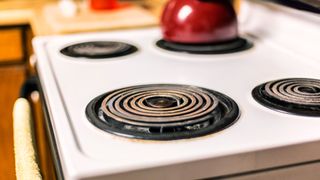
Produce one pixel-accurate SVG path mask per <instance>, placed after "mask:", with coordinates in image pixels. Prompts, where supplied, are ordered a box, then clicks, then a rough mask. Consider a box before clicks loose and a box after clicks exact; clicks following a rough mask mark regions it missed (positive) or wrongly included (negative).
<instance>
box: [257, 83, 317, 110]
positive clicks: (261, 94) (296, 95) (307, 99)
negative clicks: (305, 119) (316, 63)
mask: <svg viewBox="0 0 320 180" xmlns="http://www.w3.org/2000/svg"><path fill="white" fill-rule="evenodd" d="M252 95H253V97H254V99H255V100H256V101H258V102H259V103H260V104H262V105H264V106H266V107H268V108H271V109H274V110H278V111H283V112H287V113H292V114H296V115H305V116H320V80H318V79H307V78H291V79H280V80H276V81H270V82H267V83H264V84H262V85H259V86H257V87H256V88H255V89H254V90H253V91H252Z"/></svg>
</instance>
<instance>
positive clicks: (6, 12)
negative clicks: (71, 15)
mask: <svg viewBox="0 0 320 180" xmlns="http://www.w3.org/2000/svg"><path fill="white" fill-rule="evenodd" d="M52 2H54V1H50V0H48V1H39V0H33V1H18V0H13V1H3V2H0V26H12V25H23V24H30V26H31V28H32V31H33V33H34V35H35V36H40V35H51V34H61V33H64V32H65V31H63V30H61V31H59V30H57V29H55V28H53V27H52V26H50V24H48V19H47V18H46V17H45V15H44V9H45V8H46V7H47V6H48V4H50V3H51V4H52ZM138 8H139V7H138ZM135 10H136V11H135V12H134V13H136V12H137V11H139V13H142V14H145V15H146V16H150V17H151V18H150V17H148V18H147V19H146V21H145V22H141V23H138V24H137V25H136V26H144V24H143V23H145V25H146V26H151V25H156V24H157V18H156V17H155V16H154V17H152V16H153V15H152V14H151V13H150V14H149V12H148V11H145V10H144V9H142V8H140V9H138V10H137V9H135ZM151 12H152V11H151ZM56 14H57V13H56ZM137 15H138V14H137ZM119 16H121V15H119ZM140 16H141V14H140ZM152 18H154V19H152ZM109 19H112V18H109ZM76 20H78V19H76ZM99 21H100V19H99ZM66 22H68V21H66ZM69 22H70V21H69ZM127 22H128V21H126V22H123V23H127ZM126 26H127V25H126V24H124V25H123V24H119V25H117V24H115V25H113V26H112V27H111V28H110V27H108V26H106V29H116V28H117V27H119V28H126ZM134 26H135V25H133V24H130V25H128V27H129V28H130V27H134ZM78 27H79V31H78V29H72V30H71V31H70V30H69V31H68V32H67V33H72V32H80V31H92V30H95V29H94V28H91V29H88V27H86V28H87V29H82V28H81V27H80V26H78ZM96 30H104V29H103V28H101V27H99V28H97V29H96Z"/></svg>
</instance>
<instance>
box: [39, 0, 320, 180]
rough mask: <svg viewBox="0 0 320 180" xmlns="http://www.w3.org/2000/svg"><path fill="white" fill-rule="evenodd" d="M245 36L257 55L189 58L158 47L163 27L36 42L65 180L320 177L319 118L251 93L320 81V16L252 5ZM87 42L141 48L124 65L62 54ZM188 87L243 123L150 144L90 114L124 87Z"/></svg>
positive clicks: (245, 15) (244, 18)
mask: <svg viewBox="0 0 320 180" xmlns="http://www.w3.org/2000/svg"><path fill="white" fill-rule="evenodd" d="M239 22H240V34H241V36H242V37H244V38H246V39H248V40H249V41H251V42H252V43H253V45H254V46H253V47H252V48H250V49H248V50H244V51H240V52H235V53H226V54H211V55H210V54H206V55H203V54H188V53H183V52H173V51H168V50H165V49H162V48H160V47H158V46H156V42H157V41H158V40H159V39H161V32H160V30H159V29H158V28H148V29H137V30H124V31H114V32H98V33H97V32H95V33H81V34H73V35H57V36H45V37H37V38H35V40H34V41H33V45H34V50H35V53H36V56H37V59H38V61H37V70H38V73H39V78H40V82H41V86H42V89H43V93H44V98H45V102H46V106H47V108H48V113H49V117H50V121H49V122H50V126H51V127H52V136H53V138H54V142H55V148H56V151H57V154H58V159H59V162H58V163H59V164H60V165H61V169H62V172H61V173H62V176H63V177H64V178H65V179H201V178H210V177H211V178H217V179H219V178H220V179H242V178H244V179H257V178H265V179H273V178H279V179H284V178H287V179H300V178H302V177H303V178H305V179H319V178H320V117H319V116H315V117H310V116H303V115H294V114H290V113H283V112H279V111H275V110H272V109H270V108H267V107H264V106H263V105H261V104H260V103H258V102H256V101H255V99H254V98H253V97H252V94H251V93H252V90H253V89H254V88H255V87H256V86H258V85H260V84H262V83H265V82H268V81H271V80H278V79H284V78H313V79H320V51H319V47H320V33H319V32H320V31H319V30H320V18H319V15H316V14H312V13H308V12H303V11H298V10H294V9H290V8H287V7H283V6H279V5H275V4H272V3H268V2H258V1H245V2H243V5H242V11H241V14H240V17H239ZM87 41H120V42H124V43H128V44H131V45H133V46H135V47H137V51H136V52H133V53H131V54H128V55H124V56H121V57H112V58H96V59H90V58H86V57H69V56H66V55H64V54H62V53H61V52H60V51H61V49H63V48H65V47H67V46H68V45H72V44H76V43H82V42H87ZM145 84H185V85H192V86H199V87H203V88H207V89H212V90H215V91H218V92H221V93H223V94H225V95H227V96H229V97H230V98H231V99H233V100H234V101H235V102H236V103H237V105H238V107H239V109H240V116H239V118H238V120H237V121H236V122H235V123H234V124H233V125H232V126H230V127H228V128H226V129H224V130H221V131H219V132H215V133H212V134H207V135H204V136H200V137H196V138H188V139H179V140H164V141H158V140H142V139H135V138H127V137H123V136H118V135H114V134H112V133H109V132H105V131H103V130H101V129H100V128H98V127H96V126H95V125H93V124H92V123H91V122H90V121H89V120H88V118H87V116H86V107H87V105H88V103H89V102H90V101H91V100H92V99H94V98H96V97H97V96H99V95H101V94H103V93H106V92H109V91H113V90H115V89H119V88H123V87H128V86H135V85H145Z"/></svg>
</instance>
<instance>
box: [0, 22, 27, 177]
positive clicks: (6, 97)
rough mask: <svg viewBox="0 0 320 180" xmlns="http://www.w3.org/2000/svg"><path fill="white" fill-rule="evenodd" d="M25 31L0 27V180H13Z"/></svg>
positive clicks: (25, 29)
mask: <svg viewBox="0 0 320 180" xmlns="http://www.w3.org/2000/svg"><path fill="white" fill-rule="evenodd" d="M28 29H29V27H28V26H26V25H21V26H2V27H0V179H8V180H10V179H15V170H14V154H13V120H12V108H13V104H14V102H15V100H16V99H17V98H18V97H19V91H20V87H21V85H22V83H23V82H24V80H25V79H26V75H27V71H26V66H25V65H24V62H26V61H25V59H26V57H27V56H28V52H27V48H26V44H27V43H26V42H27V38H26V37H27V36H26V34H27V30H28ZM28 41H30V40H28Z"/></svg>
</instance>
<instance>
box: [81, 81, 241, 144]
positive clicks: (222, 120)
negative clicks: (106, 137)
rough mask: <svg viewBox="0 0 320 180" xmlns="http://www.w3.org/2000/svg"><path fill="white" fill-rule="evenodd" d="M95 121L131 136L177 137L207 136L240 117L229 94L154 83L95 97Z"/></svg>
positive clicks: (91, 114)
mask: <svg viewBox="0 0 320 180" xmlns="http://www.w3.org/2000/svg"><path fill="white" fill-rule="evenodd" d="M86 113H87V117H88V119H89V120H90V122H91V123H92V124H94V125H95V126H97V127H98V128H100V129H102V130H105V131H107V132H109V133H112V134H115V135H120V136H123V137H128V138H136V139H148V140H175V139H187V138H193V137H199V136H204V135H207V134H211V133H214V132H217V131H219V130H221V129H224V128H226V127H228V126H229V125H231V124H233V122H235V121H236V120H237V118H238V116H239V109H238V106H237V105H236V103H235V102H234V101H233V100H232V99H230V98H229V97H227V96H225V95H223V94H221V93H219V92H216V91H213V90H208V89H204V88H199V87H195V86H187V85H174V84H154V85H141V86H132V87H127V88H122V89H117V90H114V91H112V92H108V93H106V94H103V95H101V96H99V97H97V98H95V99H94V100H92V101H91V102H90V103H89V105H88V106H87V109H86Z"/></svg>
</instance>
